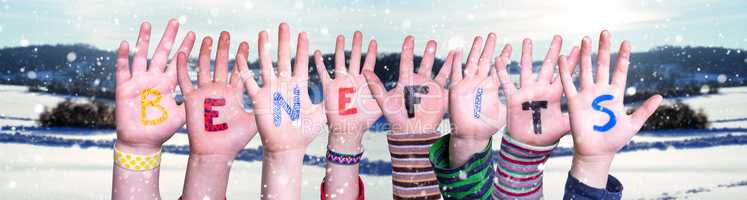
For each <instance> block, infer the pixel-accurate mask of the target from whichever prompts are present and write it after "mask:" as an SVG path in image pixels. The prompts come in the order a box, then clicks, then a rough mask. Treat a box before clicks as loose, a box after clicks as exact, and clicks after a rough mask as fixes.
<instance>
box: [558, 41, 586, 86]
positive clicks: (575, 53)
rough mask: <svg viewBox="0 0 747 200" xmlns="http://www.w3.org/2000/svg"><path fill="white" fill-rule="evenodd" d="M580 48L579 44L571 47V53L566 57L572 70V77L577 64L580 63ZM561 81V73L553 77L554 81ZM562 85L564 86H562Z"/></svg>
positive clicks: (569, 69) (570, 70)
mask: <svg viewBox="0 0 747 200" xmlns="http://www.w3.org/2000/svg"><path fill="white" fill-rule="evenodd" d="M579 54H580V50H579V48H578V47H577V46H574V47H573V49H571V53H570V54H569V55H568V57H566V64H567V66H568V71H569V72H571V77H573V73H575V71H576V65H578V59H579V57H580V56H579ZM558 61H560V57H558ZM559 82H560V74H558V75H557V76H555V77H553V79H552V83H553V84H555V83H559ZM561 87H562V86H561Z"/></svg>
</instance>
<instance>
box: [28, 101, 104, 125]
mask: <svg viewBox="0 0 747 200" xmlns="http://www.w3.org/2000/svg"><path fill="white" fill-rule="evenodd" d="M39 125H41V126H42V127H84V128H114V127H115V124H114V107H113V106H110V105H108V104H106V103H104V102H102V101H98V100H94V101H86V102H75V101H71V100H65V101H63V102H60V103H59V104H57V107H55V108H52V109H51V110H50V109H45V110H44V112H42V113H41V114H40V115H39Z"/></svg>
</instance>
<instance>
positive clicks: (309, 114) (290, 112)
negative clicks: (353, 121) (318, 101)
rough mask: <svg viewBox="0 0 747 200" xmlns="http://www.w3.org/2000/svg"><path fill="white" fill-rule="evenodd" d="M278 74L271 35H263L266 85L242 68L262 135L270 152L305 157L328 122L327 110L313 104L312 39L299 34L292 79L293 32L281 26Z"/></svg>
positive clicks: (261, 59) (261, 45) (262, 62)
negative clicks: (309, 53) (291, 40)
mask: <svg viewBox="0 0 747 200" xmlns="http://www.w3.org/2000/svg"><path fill="white" fill-rule="evenodd" d="M278 37H279V38H278V47H277V48H278V61H277V65H278V67H277V69H278V70H277V75H275V74H276V73H274V72H273V69H272V59H271V58H270V55H269V53H270V52H269V49H268V47H267V45H269V39H268V38H267V32H265V31H262V32H260V34H259V41H258V42H259V62H260V65H261V68H262V72H261V74H262V81H263V82H264V84H263V86H262V87H261V88H260V87H259V86H258V85H257V83H256V82H255V81H254V78H253V75H252V72H250V71H249V69H248V68H246V67H240V68H239V69H240V70H242V72H241V73H242V78H243V80H244V84H245V86H246V88H247V89H248V90H249V95H250V96H251V98H252V101H253V104H254V112H255V115H256V117H257V126H258V128H259V135H260V138H262V145H263V146H264V149H265V151H268V152H283V151H293V152H296V153H299V154H301V155H303V153H304V152H305V151H306V147H308V145H309V144H310V143H311V141H312V140H314V138H315V137H316V136H317V135H319V133H320V131H321V128H322V126H323V125H324V123H325V122H326V117H325V116H324V108H323V107H322V106H321V105H314V104H312V103H311V99H310V98H309V93H308V84H309V78H308V70H309V64H308V58H309V57H308V39H307V38H306V33H305V32H301V33H300V34H298V47H297V49H296V63H295V64H294V70H293V76H291V55H290V53H291V50H290V30H289V28H288V24H285V23H282V24H280V27H279V31H278Z"/></svg>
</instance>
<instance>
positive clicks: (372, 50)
mask: <svg viewBox="0 0 747 200" xmlns="http://www.w3.org/2000/svg"><path fill="white" fill-rule="evenodd" d="M377 46H378V45H377V44H376V40H371V42H369V43H368V51H367V52H366V61H364V63H363V70H371V71H373V70H374V66H376V51H377V48H378V47H377Z"/></svg>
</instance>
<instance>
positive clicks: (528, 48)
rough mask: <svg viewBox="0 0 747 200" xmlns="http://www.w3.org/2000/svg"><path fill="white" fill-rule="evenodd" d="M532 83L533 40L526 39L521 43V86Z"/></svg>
mask: <svg viewBox="0 0 747 200" xmlns="http://www.w3.org/2000/svg"><path fill="white" fill-rule="evenodd" d="M529 84H532V40H530V39H528V38H527V39H524V42H523V43H522V45H521V63H520V64H519V87H522V88H524V86H526V85H529Z"/></svg>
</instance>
